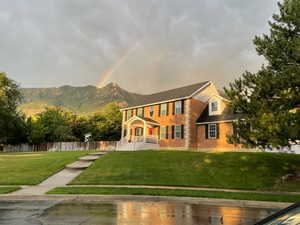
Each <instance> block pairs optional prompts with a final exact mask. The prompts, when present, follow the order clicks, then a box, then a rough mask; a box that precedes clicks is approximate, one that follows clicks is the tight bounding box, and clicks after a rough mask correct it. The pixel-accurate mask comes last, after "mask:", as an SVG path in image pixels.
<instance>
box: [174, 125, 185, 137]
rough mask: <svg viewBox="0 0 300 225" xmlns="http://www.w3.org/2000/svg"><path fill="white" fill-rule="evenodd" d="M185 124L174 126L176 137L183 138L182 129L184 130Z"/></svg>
mask: <svg viewBox="0 0 300 225" xmlns="http://www.w3.org/2000/svg"><path fill="white" fill-rule="evenodd" d="M182 128H183V126H182V125H176V126H175V128H174V136H175V138H176V139H180V138H182V131H183V129H182Z"/></svg>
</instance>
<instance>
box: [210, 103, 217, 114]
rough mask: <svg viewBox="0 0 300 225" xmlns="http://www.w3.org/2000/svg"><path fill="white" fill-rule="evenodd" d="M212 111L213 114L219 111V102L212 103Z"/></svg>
mask: <svg viewBox="0 0 300 225" xmlns="http://www.w3.org/2000/svg"><path fill="white" fill-rule="evenodd" d="M211 111H212V112H216V111H218V102H212V103H211Z"/></svg>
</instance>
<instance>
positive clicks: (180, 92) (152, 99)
mask: <svg viewBox="0 0 300 225" xmlns="http://www.w3.org/2000/svg"><path fill="white" fill-rule="evenodd" d="M208 83H209V81H205V82H201V83H197V84H192V85H189V86H185V87H180V88H176V89H172V90H168V91H163V92H158V93H154V94H150V95H144V96H143V97H142V98H141V99H140V100H138V101H137V102H135V103H134V104H131V105H128V106H127V107H125V108H131V107H136V106H141V105H148V104H152V103H157V102H163V101H168V100H172V99H179V98H186V97H189V96H191V95H192V94H193V93H195V92H196V91H197V90H199V89H200V88H202V87H204V86H205V85H206V84H208Z"/></svg>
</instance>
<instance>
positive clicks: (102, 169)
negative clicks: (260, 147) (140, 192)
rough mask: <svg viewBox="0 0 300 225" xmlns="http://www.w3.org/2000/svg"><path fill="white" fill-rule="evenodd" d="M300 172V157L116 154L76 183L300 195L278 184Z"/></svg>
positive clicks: (295, 187) (299, 186)
mask: <svg viewBox="0 0 300 225" xmlns="http://www.w3.org/2000/svg"><path fill="white" fill-rule="evenodd" d="M299 170H300V155H294V154H280V153H252V152H248V153H247V152H246V153H245V152H226V153H203V152H184V151H139V152H112V153H109V154H107V155H105V156H103V157H101V158H100V159H98V160H97V161H96V162H95V163H94V164H92V165H91V166H90V167H89V168H88V169H87V170H85V171H84V172H83V173H82V174H81V175H80V176H79V177H77V178H76V179H75V180H73V181H72V183H71V184H76V185H78V184H87V185H89V184H90V185H96V184H111V185H113V184H119V185H122V184H123V185H164V186H190V187H212V188H229V189H245V190H247V189H248V190H272V191H274V190H275V191H279V190H280V191H300V181H299V180H290V181H288V182H286V183H284V184H280V185H279V184H277V181H278V180H279V179H280V178H281V177H282V176H284V175H286V174H288V173H290V172H292V171H299Z"/></svg>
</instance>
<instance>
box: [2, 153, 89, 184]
mask: <svg viewBox="0 0 300 225" xmlns="http://www.w3.org/2000/svg"><path fill="white" fill-rule="evenodd" d="M85 154H87V152H83V151H74V152H38V153H1V154H0V185H34V184H39V183H41V182H42V181H43V180H45V179H46V178H48V177H49V176H51V175H52V174H54V173H56V172H58V171H60V170H61V169H63V168H64V167H65V165H67V164H69V163H72V162H74V161H76V160H77V159H78V158H79V157H80V156H82V155H85Z"/></svg>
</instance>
